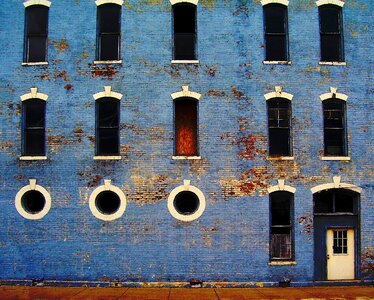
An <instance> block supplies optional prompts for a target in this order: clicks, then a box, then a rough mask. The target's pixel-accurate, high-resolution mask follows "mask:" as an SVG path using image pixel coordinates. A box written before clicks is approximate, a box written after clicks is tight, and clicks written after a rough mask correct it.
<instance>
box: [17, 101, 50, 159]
mask: <svg viewBox="0 0 374 300" xmlns="http://www.w3.org/2000/svg"><path fill="white" fill-rule="evenodd" d="M45 103H46V102H45V101H44V100H40V99H29V100H26V101H23V102H22V120H23V121H22V123H23V124H22V125H23V126H22V127H23V130H22V131H23V136H22V142H23V143H22V155H24V156H44V155H45V107H46V105H45Z"/></svg>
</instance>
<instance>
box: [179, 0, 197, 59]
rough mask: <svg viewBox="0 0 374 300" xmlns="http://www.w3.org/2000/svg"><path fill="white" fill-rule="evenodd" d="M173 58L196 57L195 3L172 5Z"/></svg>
mask: <svg viewBox="0 0 374 300" xmlns="http://www.w3.org/2000/svg"><path fill="white" fill-rule="evenodd" d="M173 19H174V59H175V60H195V59H196V40H197V35H196V5H193V4H189V3H180V4H175V5H173Z"/></svg>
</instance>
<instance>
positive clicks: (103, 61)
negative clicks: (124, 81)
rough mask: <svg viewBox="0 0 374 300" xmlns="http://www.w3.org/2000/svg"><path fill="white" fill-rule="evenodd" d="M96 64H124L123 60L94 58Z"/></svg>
mask: <svg viewBox="0 0 374 300" xmlns="http://www.w3.org/2000/svg"><path fill="white" fill-rule="evenodd" d="M93 63H94V64H95V65H111V64H113V65H115V64H122V60H94V62H93Z"/></svg>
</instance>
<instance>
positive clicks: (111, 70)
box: [88, 64, 118, 80]
mask: <svg viewBox="0 0 374 300" xmlns="http://www.w3.org/2000/svg"><path fill="white" fill-rule="evenodd" d="M88 66H89V67H90V69H91V75H92V77H94V78H96V77H106V78H107V79H109V80H112V79H113V77H114V76H115V75H116V74H117V73H118V70H117V69H116V68H115V67H113V66H112V65H110V64H108V65H105V66H99V65H94V64H88Z"/></svg>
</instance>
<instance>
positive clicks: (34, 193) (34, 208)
mask: <svg viewBox="0 0 374 300" xmlns="http://www.w3.org/2000/svg"><path fill="white" fill-rule="evenodd" d="M15 205H16V209H17V211H18V213H19V214H20V215H21V216H23V217H24V218H26V219H30V220H38V219H41V218H43V217H44V216H45V215H46V214H47V213H48V212H49V210H50V208H51V195H50V194H49V193H48V191H47V190H46V189H45V188H43V187H42V186H40V185H37V184H36V180H35V179H30V184H29V185H26V186H24V187H23V188H22V189H20V190H19V191H18V193H17V195H16V199H15Z"/></svg>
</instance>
